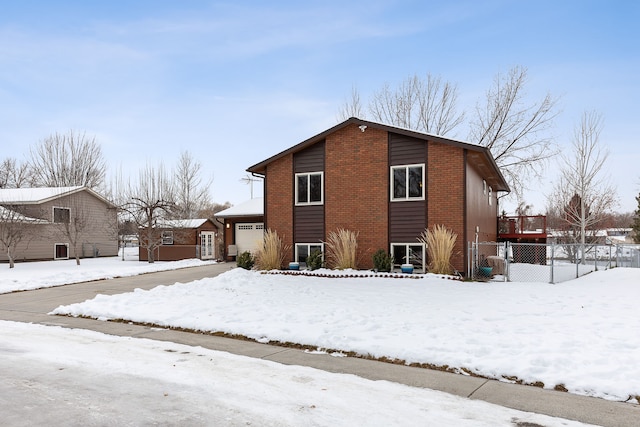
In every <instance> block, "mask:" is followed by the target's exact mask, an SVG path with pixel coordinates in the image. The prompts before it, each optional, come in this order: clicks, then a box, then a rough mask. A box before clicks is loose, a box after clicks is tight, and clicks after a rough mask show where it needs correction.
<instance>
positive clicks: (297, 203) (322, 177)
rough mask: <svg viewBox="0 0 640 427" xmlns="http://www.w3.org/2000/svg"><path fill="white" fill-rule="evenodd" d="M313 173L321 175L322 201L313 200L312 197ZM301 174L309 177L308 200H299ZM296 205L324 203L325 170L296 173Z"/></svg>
mask: <svg viewBox="0 0 640 427" xmlns="http://www.w3.org/2000/svg"><path fill="white" fill-rule="evenodd" d="M311 175H320V201H314V202H311V201H310V198H311ZM301 176H306V177H307V201H306V202H300V201H298V178H299V177H301ZM294 185H295V195H294V197H295V205H296V206H313V205H322V204H324V172H323V171H317V172H301V173H297V174H295V182H294Z"/></svg>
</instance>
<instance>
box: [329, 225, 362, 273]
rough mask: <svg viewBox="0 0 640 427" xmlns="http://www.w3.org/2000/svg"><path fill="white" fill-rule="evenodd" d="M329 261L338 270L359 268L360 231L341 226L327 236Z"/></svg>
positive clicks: (330, 265)
mask: <svg viewBox="0 0 640 427" xmlns="http://www.w3.org/2000/svg"><path fill="white" fill-rule="evenodd" d="M325 245H326V246H327V263H328V264H329V267H331V268H335V269H337V270H346V269H349V268H351V269H354V270H355V269H357V261H356V252H357V250H358V233H355V232H353V231H351V230H345V229H343V228H339V229H338V230H337V231H332V232H331V233H329V235H328V236H327V241H326V242H325Z"/></svg>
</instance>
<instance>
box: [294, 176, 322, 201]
mask: <svg viewBox="0 0 640 427" xmlns="http://www.w3.org/2000/svg"><path fill="white" fill-rule="evenodd" d="M323 179H324V174H323V173H322V172H311V173H297V174H296V205H321V204H322V202H323V196H324V194H323V193H324V191H323V182H322V181H323Z"/></svg>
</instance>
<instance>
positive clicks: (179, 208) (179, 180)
mask: <svg viewBox="0 0 640 427" xmlns="http://www.w3.org/2000/svg"><path fill="white" fill-rule="evenodd" d="M174 176H175V183H176V185H175V203H176V206H175V211H174V215H175V216H176V217H178V219H189V218H195V217H196V216H197V215H198V211H199V210H200V209H202V208H203V207H205V206H206V205H208V204H209V202H210V200H209V199H210V196H209V188H210V187H211V182H212V180H211V179H209V180H208V181H203V179H202V164H201V163H200V162H198V161H196V160H195V159H194V158H193V157H192V156H191V154H190V153H189V152H188V151H183V152H182V153H181V154H180V158H179V159H178V165H177V166H176V169H175V173H174Z"/></svg>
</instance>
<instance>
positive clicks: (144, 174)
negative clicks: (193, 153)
mask: <svg viewBox="0 0 640 427" xmlns="http://www.w3.org/2000/svg"><path fill="white" fill-rule="evenodd" d="M126 194H127V196H126V198H125V199H126V201H125V202H124V203H123V205H122V210H123V211H124V212H125V213H126V214H127V217H128V218H127V219H129V220H131V221H133V222H134V223H135V224H136V226H137V227H138V230H139V239H138V240H139V244H140V246H141V247H142V248H144V249H146V250H147V260H148V262H149V263H153V262H154V251H155V250H156V249H157V248H158V247H160V246H161V245H162V230H161V226H162V223H163V222H164V221H165V220H167V219H168V218H169V216H170V215H171V213H172V211H173V210H174V208H175V205H176V204H175V195H174V187H173V183H172V180H171V179H170V178H169V175H168V174H167V172H166V170H165V168H164V166H163V165H162V164H160V165H159V166H158V167H152V166H149V165H147V166H146V167H145V168H144V169H141V170H140V174H139V179H138V182H137V183H135V184H131V183H130V184H129V187H128V188H127V190H126Z"/></svg>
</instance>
